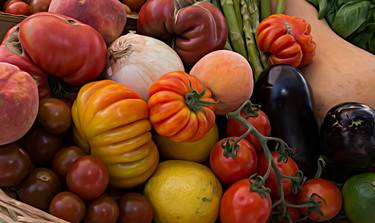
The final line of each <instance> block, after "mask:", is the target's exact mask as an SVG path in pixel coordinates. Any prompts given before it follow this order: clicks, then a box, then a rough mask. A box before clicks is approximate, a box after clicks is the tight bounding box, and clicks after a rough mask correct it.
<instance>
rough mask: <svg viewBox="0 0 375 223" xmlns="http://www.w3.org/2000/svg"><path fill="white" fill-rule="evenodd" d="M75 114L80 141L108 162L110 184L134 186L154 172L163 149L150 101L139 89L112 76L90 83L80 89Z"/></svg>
mask: <svg viewBox="0 0 375 223" xmlns="http://www.w3.org/2000/svg"><path fill="white" fill-rule="evenodd" d="M72 116H73V121H74V126H75V127H74V136H75V140H76V142H77V143H78V144H79V145H80V146H81V148H86V149H90V152H91V154H92V155H94V156H96V157H98V158H99V159H100V160H102V161H103V162H104V163H105V164H106V165H107V167H108V171H109V176H110V184H112V185H113V186H115V187H120V188H129V187H134V186H137V185H140V184H142V183H143V182H145V181H146V180H147V179H148V178H149V177H150V176H151V175H152V173H153V172H154V170H155V169H156V167H157V165H158V162H159V153H158V150H157V148H156V145H155V143H154V142H153V141H152V139H151V133H150V130H151V123H150V121H149V120H148V110H147V103H146V102H145V101H144V100H142V99H141V98H140V96H139V95H138V94H137V93H135V91H133V90H131V89H130V88H128V87H127V86H126V85H123V84H120V83H117V82H114V81H111V80H102V81H96V82H91V83H88V84H86V85H84V86H83V87H82V88H81V90H80V91H79V93H78V96H77V99H76V100H75V102H74V104H73V107H72Z"/></svg>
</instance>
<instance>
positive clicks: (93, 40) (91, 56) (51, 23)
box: [19, 12, 107, 85]
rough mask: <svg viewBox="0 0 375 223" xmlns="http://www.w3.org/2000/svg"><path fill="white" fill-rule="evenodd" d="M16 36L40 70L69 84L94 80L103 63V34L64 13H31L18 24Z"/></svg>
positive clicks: (105, 51)
mask: <svg viewBox="0 0 375 223" xmlns="http://www.w3.org/2000/svg"><path fill="white" fill-rule="evenodd" d="M19 40H20V41H19V42H20V44H21V46H22V48H23V50H24V51H25V52H26V53H27V55H29V57H30V58H31V60H32V61H33V62H34V63H35V64H37V65H38V66H39V67H40V68H41V69H42V70H43V71H45V72H46V73H48V74H50V75H53V76H56V77H58V78H61V79H62V80H63V81H65V82H66V83H68V84H71V85H81V84H84V83H87V82H89V81H92V80H95V79H96V78H97V77H98V76H99V75H100V73H101V72H102V71H103V69H104V67H105V64H106V56H107V48H106V44H105V42H104V39H103V37H102V36H101V35H100V34H99V33H98V32H97V31H96V30H95V29H94V28H92V27H91V26H89V25H86V24H83V23H81V22H78V21H77V20H75V19H72V18H70V17H67V16H63V15H59V14H54V13H49V12H40V13H36V14H33V15H31V16H29V17H28V18H26V19H24V20H23V21H22V22H21V23H20V24H19Z"/></svg>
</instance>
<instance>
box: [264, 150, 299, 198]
mask: <svg viewBox="0 0 375 223" xmlns="http://www.w3.org/2000/svg"><path fill="white" fill-rule="evenodd" d="M272 159H273V161H274V162H275V163H276V166H277V168H278V169H279V171H280V172H281V173H282V174H283V175H285V176H295V175H296V174H297V172H298V166H297V163H296V162H295V161H294V160H293V159H292V158H291V157H289V158H288V161H287V162H286V163H285V162H284V161H280V162H278V159H279V153H277V152H272ZM267 169H268V160H267V158H266V156H265V154H264V153H260V154H259V155H258V173H259V174H260V175H264V174H265V173H266V172H267ZM282 184H283V189H284V195H285V196H288V195H290V194H291V193H292V189H293V188H292V186H293V185H292V181H291V180H289V179H282ZM266 186H267V187H269V188H270V189H271V194H272V195H275V196H278V193H279V192H278V189H279V187H278V185H277V179H276V175H275V171H274V170H271V174H270V176H269V177H268V179H267V180H266Z"/></svg>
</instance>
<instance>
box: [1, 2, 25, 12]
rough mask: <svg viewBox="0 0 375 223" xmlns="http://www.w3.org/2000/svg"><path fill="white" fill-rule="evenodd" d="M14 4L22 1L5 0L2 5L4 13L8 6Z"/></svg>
mask: <svg viewBox="0 0 375 223" xmlns="http://www.w3.org/2000/svg"><path fill="white" fill-rule="evenodd" d="M15 2H22V0H7V1H5V2H4V5H3V10H4V11H5V9H6V8H8V6H9V5H10V4H13V3H15ZM1 3H2V1H0V4H1Z"/></svg>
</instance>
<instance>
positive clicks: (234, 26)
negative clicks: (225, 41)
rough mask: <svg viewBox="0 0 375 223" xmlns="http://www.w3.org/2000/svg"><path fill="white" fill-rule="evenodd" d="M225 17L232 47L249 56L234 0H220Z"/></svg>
mask: <svg viewBox="0 0 375 223" xmlns="http://www.w3.org/2000/svg"><path fill="white" fill-rule="evenodd" d="M220 3H221V6H222V9H223V12H224V15H225V19H226V21H227V25H228V29H229V39H230V42H231V43H232V48H233V50H234V51H236V52H237V53H239V54H241V55H242V56H244V57H247V53H246V49H245V41H244V39H243V37H242V29H241V28H240V26H239V23H238V21H237V16H236V13H235V10H234V4H233V0H220Z"/></svg>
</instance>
